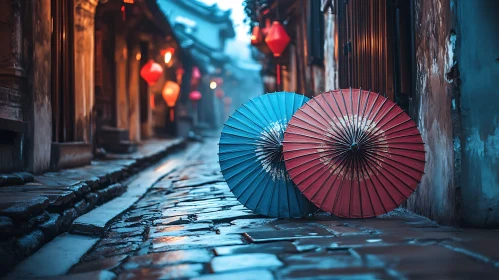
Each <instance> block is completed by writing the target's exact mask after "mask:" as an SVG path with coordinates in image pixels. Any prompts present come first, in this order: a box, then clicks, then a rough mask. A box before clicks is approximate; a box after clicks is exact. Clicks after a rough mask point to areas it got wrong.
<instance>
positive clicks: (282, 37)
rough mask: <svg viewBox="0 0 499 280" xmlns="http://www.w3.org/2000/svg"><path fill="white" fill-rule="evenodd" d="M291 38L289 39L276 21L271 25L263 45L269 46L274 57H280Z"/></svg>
mask: <svg viewBox="0 0 499 280" xmlns="http://www.w3.org/2000/svg"><path fill="white" fill-rule="evenodd" d="M290 41H291V38H289V36H288V33H287V32H286V30H285V29H284V27H283V26H282V24H281V23H280V22H278V21H274V22H273V23H272V27H271V28H270V31H269V33H268V34H267V38H265V43H267V45H268V46H269V48H270V50H271V51H272V53H274V56H275V57H279V56H281V54H282V52H283V51H284V49H286V47H287V46H288V44H289V42H290Z"/></svg>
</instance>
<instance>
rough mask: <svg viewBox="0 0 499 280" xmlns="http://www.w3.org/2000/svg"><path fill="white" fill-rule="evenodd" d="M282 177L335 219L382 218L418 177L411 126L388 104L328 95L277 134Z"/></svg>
mask: <svg viewBox="0 0 499 280" xmlns="http://www.w3.org/2000/svg"><path fill="white" fill-rule="evenodd" d="M284 159H285V162H286V169H287V170H288V172H289V175H290V177H291V179H292V180H293V182H294V183H295V184H296V185H297V187H298V188H299V189H300V190H301V191H302V192H303V194H304V195H305V196H306V197H307V198H308V199H310V200H311V201H312V202H313V203H314V204H315V205H316V206H318V207H319V208H321V209H322V210H324V211H327V212H330V213H333V214H335V215H337V216H340V217H347V218H366V217H373V216H377V215H380V214H384V213H387V212H389V211H391V210H393V209H395V208H396V207H398V206H399V205H400V204H401V203H402V202H403V201H404V200H405V199H407V198H408V197H409V195H411V194H412V193H413V192H414V190H415V189H416V187H417V186H418V184H419V182H420V180H421V177H422V176H423V174H424V167H425V150H424V143H423V141H422V139H421V135H420V133H419V131H418V129H417V127H416V124H415V123H414V122H413V121H412V120H411V119H410V117H409V116H408V115H407V114H406V113H405V112H404V111H403V110H402V109H401V108H400V107H398V106H397V105H396V104H395V103H393V102H392V101H390V100H388V99H387V98H385V97H383V96H381V95H379V94H376V93H372V92H368V91H362V90H359V89H350V90H335V91H330V92H327V93H324V94H321V95H319V96H317V97H314V98H313V99H311V100H310V101H309V102H307V103H306V104H305V105H304V106H303V107H302V108H301V109H300V110H298V111H297V112H296V113H295V114H294V116H293V117H292V119H291V121H290V122H289V124H288V128H287V129H286V132H285V133H284Z"/></svg>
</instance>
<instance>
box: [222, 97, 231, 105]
mask: <svg viewBox="0 0 499 280" xmlns="http://www.w3.org/2000/svg"><path fill="white" fill-rule="evenodd" d="M224 104H225V106H227V107H229V106H230V105H231V104H232V98H230V96H226V97H225V98H224Z"/></svg>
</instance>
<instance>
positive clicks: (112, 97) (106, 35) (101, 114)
mask: <svg viewBox="0 0 499 280" xmlns="http://www.w3.org/2000/svg"><path fill="white" fill-rule="evenodd" d="M99 8H100V7H99V6H97V12H96V21H95V50H94V51H95V111H96V114H97V116H96V120H97V122H98V123H99V125H109V126H116V92H115V86H116V85H115V83H116V78H115V77H116V75H115V68H116V67H115V66H116V65H115V60H114V48H115V44H114V19H113V15H109V14H108V13H109V12H108V11H101V10H100V9H99ZM106 12H108V13H106Z"/></svg>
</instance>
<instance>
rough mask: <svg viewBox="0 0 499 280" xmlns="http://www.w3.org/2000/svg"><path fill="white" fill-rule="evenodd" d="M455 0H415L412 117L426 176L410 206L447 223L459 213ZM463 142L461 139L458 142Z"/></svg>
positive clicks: (409, 203)
mask: <svg viewBox="0 0 499 280" xmlns="http://www.w3.org/2000/svg"><path fill="white" fill-rule="evenodd" d="M452 28H453V26H452V14H451V3H450V0H432V1H424V0H416V1H415V34H416V38H415V51H416V91H415V96H414V97H413V100H412V104H413V105H414V106H413V108H412V110H413V113H412V114H413V117H414V119H415V120H416V122H417V124H418V127H419V130H420V132H421V134H422V136H423V141H424V142H425V143H426V145H425V149H426V152H427V153H426V161H427V164H426V169H425V173H426V174H425V175H424V176H423V179H422V181H421V184H420V186H419V187H418V188H417V190H416V192H415V193H414V194H413V195H412V196H411V197H410V198H409V200H408V201H407V207H408V208H409V209H411V210H413V211H415V212H417V213H419V214H422V215H424V216H427V217H429V218H431V219H434V220H436V221H437V222H439V223H442V224H452V223H455V222H456V220H457V215H456V184H455V182H454V167H455V166H454V143H453V126H452V116H453V111H452V110H451V104H452V102H453V99H452V98H453V89H454V87H453V85H452V83H451V81H450V80H447V79H446V74H447V73H448V72H449V71H450V70H451V67H452V65H453V61H454V48H453V44H452V43H451V42H452V41H453V40H454V39H455V37H454V36H453V35H451V30H452ZM456 144H457V146H459V142H457V143H456Z"/></svg>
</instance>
